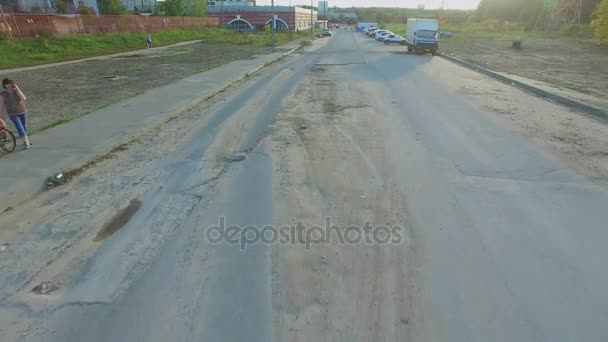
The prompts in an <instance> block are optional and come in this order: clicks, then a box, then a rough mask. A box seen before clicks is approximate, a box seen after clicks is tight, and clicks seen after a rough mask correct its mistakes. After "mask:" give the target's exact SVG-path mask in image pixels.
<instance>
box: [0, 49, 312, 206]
mask: <svg viewBox="0 0 608 342" xmlns="http://www.w3.org/2000/svg"><path fill="white" fill-rule="evenodd" d="M295 42H297V41H295ZM300 48H301V45H300V44H298V45H297V46H296V47H294V48H292V49H290V50H288V51H285V52H284V53H282V54H280V55H279V56H277V57H275V58H272V59H270V60H268V61H266V62H264V63H263V64H261V65H259V66H257V67H255V68H253V69H251V70H249V71H248V72H246V73H244V74H242V75H240V76H238V77H235V78H234V79H232V80H231V81H229V82H227V83H225V84H224V85H222V86H221V87H218V88H217V89H215V90H213V91H212V92H210V93H207V94H204V95H202V96H199V97H197V98H194V99H192V100H191V101H189V102H187V103H185V104H183V105H182V106H180V107H179V108H177V109H176V110H174V111H172V112H168V113H166V114H165V115H162V116H159V117H158V119H156V120H153V121H152V122H150V123H149V124H147V125H146V126H145V127H142V128H140V129H138V130H137V131H135V132H133V133H132V134H129V135H127V136H125V137H124V138H122V139H117V140H115V141H114V143H112V144H111V145H108V146H106V147H105V148H103V149H102V150H101V151H100V152H98V153H95V154H92V155H91V156H89V157H85V158H82V159H81V160H78V161H75V162H73V163H71V164H72V165H66V166H64V167H63V168H62V169H61V170H55V171H54V172H62V173H68V172H70V171H74V170H78V169H79V168H82V167H84V166H87V165H95V164H96V163H97V162H99V161H101V160H102V159H103V157H104V156H107V155H109V154H111V153H112V152H114V150H115V149H116V148H117V147H118V146H121V145H125V144H129V143H130V142H131V141H133V140H135V139H136V138H137V137H139V136H141V135H143V134H145V133H146V132H148V131H150V130H152V129H154V128H156V127H158V126H160V125H163V124H164V123H166V122H168V121H170V120H172V119H174V118H176V117H178V116H179V115H181V114H183V113H185V112H187V111H189V110H190V109H192V108H194V107H196V106H198V105H200V104H201V103H203V102H205V101H207V100H209V99H210V98H212V97H214V96H216V95H217V94H219V93H221V92H223V91H225V90H226V89H228V88H230V87H231V86H232V85H234V84H235V83H239V82H241V81H243V80H245V79H247V78H249V77H251V76H253V75H255V74H256V73H258V72H260V71H261V70H263V69H264V68H266V67H268V66H270V65H272V64H274V63H276V62H277V61H280V60H281V59H283V58H285V57H287V56H289V55H291V54H292V53H294V52H295V51H297V50H299V49H300ZM44 192H45V187H44V179H40V183H39V184H36V188H35V189H31V190H30V191H27V190H26V191H24V192H22V193H21V194H19V195H15V196H13V197H12V198H11V199H10V200H8V201H5V202H3V203H0V215H1V214H2V213H4V212H6V211H9V210H11V209H12V208H14V207H16V206H18V205H20V204H21V203H24V202H25V201H27V200H30V199H32V198H33V197H36V196H38V195H40V194H42V193H44Z"/></svg>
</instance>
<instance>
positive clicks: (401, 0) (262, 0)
mask: <svg viewBox="0 0 608 342" xmlns="http://www.w3.org/2000/svg"><path fill="white" fill-rule="evenodd" d="M290 1H291V5H292V6H295V5H303V4H310V0H275V1H274V3H275V5H287V6H289V5H290ZM312 1H313V6H317V3H318V0H312ZM442 1H443V2H445V8H449V9H474V8H477V5H478V4H479V1H480V0H328V2H329V7H334V6H337V7H351V6H355V7H406V8H416V7H418V4H424V7H425V8H429V9H431V8H441V2H442ZM256 3H257V4H258V5H269V4H270V0H257V1H256Z"/></svg>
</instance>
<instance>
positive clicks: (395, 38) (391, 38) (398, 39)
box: [384, 34, 405, 45]
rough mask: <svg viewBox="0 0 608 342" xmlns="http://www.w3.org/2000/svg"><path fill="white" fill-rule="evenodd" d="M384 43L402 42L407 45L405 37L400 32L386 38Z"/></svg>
mask: <svg viewBox="0 0 608 342" xmlns="http://www.w3.org/2000/svg"><path fill="white" fill-rule="evenodd" d="M384 44H386V45H389V44H402V45H405V38H403V37H401V36H400V35H398V34H391V35H389V36H388V37H386V38H385V39H384Z"/></svg>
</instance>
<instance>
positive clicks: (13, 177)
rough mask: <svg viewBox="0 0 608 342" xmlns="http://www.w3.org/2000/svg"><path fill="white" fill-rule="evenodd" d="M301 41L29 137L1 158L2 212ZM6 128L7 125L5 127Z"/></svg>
mask: <svg viewBox="0 0 608 342" xmlns="http://www.w3.org/2000/svg"><path fill="white" fill-rule="evenodd" d="M300 43H301V40H296V41H293V42H290V43H288V44H285V45H282V46H281V47H280V49H278V51H277V52H275V53H271V54H268V55H262V56H259V57H257V58H255V59H253V60H238V61H234V62H232V63H228V64H226V65H223V66H221V67H219V68H216V69H212V70H209V71H206V72H203V73H200V74H196V75H194V76H191V77H188V78H185V79H183V80H181V81H178V82H176V83H173V84H170V85H166V86H163V87H159V88H155V89H152V90H150V91H148V92H146V93H144V94H142V95H139V96H136V97H133V98H130V99H127V100H125V101H122V102H119V103H116V104H113V105H110V106H108V107H105V108H103V109H100V110H98V111H95V112H93V113H90V114H88V115H85V116H82V117H80V118H78V119H75V120H73V121H70V122H68V123H66V124H63V125H59V126H55V127H52V128H50V129H47V130H45V131H43V132H40V133H38V134H36V135H34V136H33V137H32V142H33V144H34V145H33V146H32V149H30V150H28V151H21V150H19V149H20V148H21V147H18V150H17V151H15V152H14V153H12V154H8V155H3V156H2V157H1V158H0V188H1V189H2V192H1V193H0V212H2V211H3V210H5V209H6V208H8V207H11V206H15V205H17V204H18V203H20V202H22V201H24V200H26V199H28V198H29V197H31V196H33V195H35V194H36V193H38V192H39V191H41V190H42V189H43V185H44V180H45V179H46V178H47V177H48V176H50V175H51V174H53V173H55V172H60V171H65V170H70V169H75V168H78V167H80V166H82V165H84V164H86V163H87V162H89V161H91V160H94V159H96V158H97V157H98V156H101V155H104V154H106V153H108V152H110V151H111V150H112V148H114V147H116V146H118V145H120V144H123V143H126V142H128V141H129V140H131V139H132V138H133V137H134V136H137V135H139V134H141V133H142V132H143V131H144V130H145V129H146V128H149V127H151V126H154V125H158V124H160V123H161V122H163V121H164V120H167V119H168V118H170V117H171V116H174V115H177V114H179V113H181V112H184V111H186V110H188V109H190V108H192V107H194V106H196V105H197V104H199V103H201V102H202V101H204V100H206V99H208V98H209V97H211V96H213V95H215V94H217V93H218V92H219V91H221V90H223V89H225V88H227V87H228V86H230V85H231V84H233V83H235V82H238V81H240V80H242V79H244V78H245V77H247V76H248V75H251V74H253V73H255V72H257V71H259V70H260V69H262V68H263V67H264V66H266V65H268V64H269V63H272V62H274V61H276V60H278V59H280V58H281V57H283V56H285V55H288V54H290V53H291V52H293V51H295V50H296V49H297V48H298V47H299V46H300ZM9 127H10V126H9Z"/></svg>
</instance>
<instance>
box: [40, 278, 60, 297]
mask: <svg viewBox="0 0 608 342" xmlns="http://www.w3.org/2000/svg"><path fill="white" fill-rule="evenodd" d="M62 286H63V281H61V280H47V281H43V282H42V283H40V284H38V285H36V286H34V288H33V289H32V292H33V293H35V294H39V295H49V294H52V293H53V292H55V291H57V290H59V289H60V288H61V287H62Z"/></svg>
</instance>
